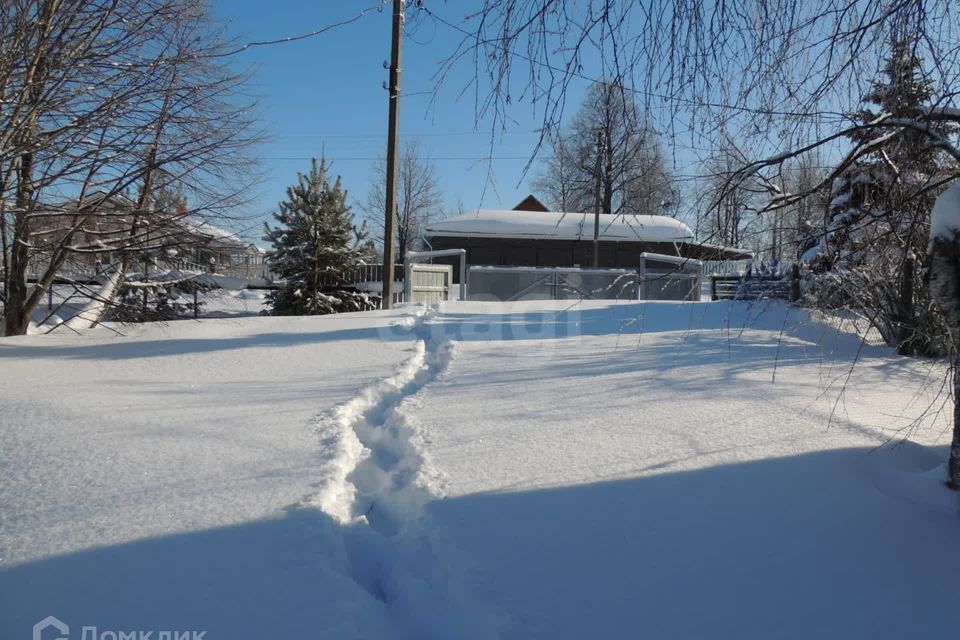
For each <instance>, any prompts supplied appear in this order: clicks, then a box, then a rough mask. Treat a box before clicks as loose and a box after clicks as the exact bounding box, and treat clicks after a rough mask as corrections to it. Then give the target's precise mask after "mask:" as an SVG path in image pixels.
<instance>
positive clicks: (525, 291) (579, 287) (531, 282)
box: [467, 266, 640, 301]
mask: <svg viewBox="0 0 960 640" xmlns="http://www.w3.org/2000/svg"><path fill="white" fill-rule="evenodd" d="M469 273H470V276H469V279H468V289H467V299H468V300H501V301H514V300H579V299H581V298H587V299H598V300H636V299H637V297H638V295H639V283H640V275H639V274H638V273H637V272H636V271H631V270H628V269H577V268H560V267H557V268H553V267H480V266H473V267H470V269H469Z"/></svg>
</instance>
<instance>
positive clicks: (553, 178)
mask: <svg viewBox="0 0 960 640" xmlns="http://www.w3.org/2000/svg"><path fill="white" fill-rule="evenodd" d="M548 143H549V145H550V151H551V152H552V155H551V157H549V158H547V159H546V160H545V161H544V162H543V165H542V167H541V170H540V172H539V175H538V177H537V179H536V180H535V181H534V188H535V189H537V190H538V191H539V192H540V193H542V194H543V195H544V197H545V198H546V199H547V201H548V204H549V205H550V206H551V207H552V208H554V209H556V210H558V211H576V212H583V211H592V210H593V207H594V202H595V200H596V197H597V183H598V181H599V184H600V187H599V188H600V194H599V195H600V210H601V212H603V213H628V214H647V215H655V214H660V213H663V211H664V209H665V207H664V205H665V204H666V203H668V202H669V201H670V200H671V197H672V195H671V194H672V184H671V183H672V180H671V177H670V174H669V172H668V170H667V168H666V163H665V159H664V157H663V152H662V150H661V149H660V144H659V141H658V139H657V134H656V132H655V131H654V130H653V128H652V126H651V125H650V122H649V120H648V119H647V117H646V115H645V114H644V113H643V111H642V109H641V108H640V106H639V105H638V104H637V102H636V100H635V96H634V94H633V93H632V92H629V91H626V90H625V89H624V87H623V86H622V85H621V84H620V83H619V82H597V83H594V84H593V85H592V86H591V88H590V90H589V91H588V92H587V96H586V98H585V99H584V102H583V105H582V106H581V107H580V110H579V111H578V112H577V114H576V115H575V116H574V118H573V119H572V121H571V122H570V124H569V126H568V127H567V128H566V129H563V130H561V131H559V132H555V133H552V134H551V135H550V136H549V137H548Z"/></svg>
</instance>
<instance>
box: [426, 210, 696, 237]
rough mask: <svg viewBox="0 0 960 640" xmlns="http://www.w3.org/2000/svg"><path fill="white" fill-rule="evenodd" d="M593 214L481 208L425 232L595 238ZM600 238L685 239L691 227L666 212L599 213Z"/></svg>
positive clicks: (432, 225) (440, 234)
mask: <svg viewBox="0 0 960 640" xmlns="http://www.w3.org/2000/svg"><path fill="white" fill-rule="evenodd" d="M593 226H594V214H592V213H558V212H555V211H546V212H543V211H499V210H497V211H495V210H485V209H481V210H479V211H474V212H471V213H464V214H462V215H459V216H455V217H453V218H447V219H446V220H440V221H438V222H431V223H430V224H428V225H426V227H425V229H424V235H426V236H427V237H428V238H432V237H435V236H453V237H468V236H469V237H483V236H485V237H492V238H540V239H550V240H592V239H593ZM600 239H601V240H614V241H621V242H623V241H640V240H642V241H646V242H685V241H690V240H693V232H692V231H691V230H690V227H688V226H687V225H685V224H683V223H682V222H680V221H679V220H675V219H673V218H668V217H666V216H635V215H620V214H608V213H601V214H600Z"/></svg>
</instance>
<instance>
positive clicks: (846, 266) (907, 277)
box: [800, 37, 956, 354]
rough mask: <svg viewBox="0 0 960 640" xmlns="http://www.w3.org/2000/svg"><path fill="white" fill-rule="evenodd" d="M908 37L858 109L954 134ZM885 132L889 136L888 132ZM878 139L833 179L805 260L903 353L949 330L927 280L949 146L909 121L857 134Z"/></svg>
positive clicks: (896, 43) (831, 292)
mask: <svg viewBox="0 0 960 640" xmlns="http://www.w3.org/2000/svg"><path fill="white" fill-rule="evenodd" d="M912 45H913V43H912V41H911V40H910V39H909V38H905V37H894V38H893V39H892V40H891V51H890V56H889V57H888V58H887V60H886V62H885V64H884V68H883V77H882V78H881V79H880V80H878V81H877V82H875V83H874V84H873V86H872V87H871V90H870V91H869V92H867V94H866V95H865V96H864V101H865V102H867V103H869V105H871V106H870V107H867V108H864V109H862V110H860V111H858V112H856V113H855V114H854V118H855V120H856V121H857V122H859V123H863V124H867V123H871V122H874V121H876V120H877V119H878V118H881V117H882V116H885V115H889V116H893V117H895V118H897V119H898V120H911V121H916V122H920V123H923V125H924V126H925V127H927V128H928V129H929V130H931V131H933V132H934V133H936V134H937V135H938V136H940V137H942V138H944V139H949V138H950V137H951V136H953V135H955V134H956V127H955V125H951V124H948V123H942V122H935V121H930V120H929V119H928V118H927V116H926V114H928V113H929V111H930V108H931V106H932V104H931V103H932V99H933V96H934V90H933V87H932V86H931V84H930V82H929V81H928V80H927V79H926V78H925V77H924V75H923V63H922V61H921V60H920V59H919V58H918V57H917V55H916V54H915V53H914V49H913V46H912ZM881 138H885V139H881ZM850 139H851V141H852V142H854V143H856V144H863V143H872V144H873V147H872V149H871V151H870V152H869V153H868V154H866V155H864V156H862V157H861V158H859V159H858V160H857V162H856V163H854V164H853V165H852V166H851V167H850V168H849V169H848V170H846V171H845V172H844V173H843V174H841V175H840V176H839V177H838V178H837V179H836V180H835V181H834V183H833V189H832V193H831V201H830V204H829V206H828V209H827V215H826V217H825V218H824V219H823V220H821V221H820V224H817V221H814V220H809V221H807V222H806V225H805V227H806V229H807V230H808V233H807V236H806V238H805V239H804V240H803V242H802V243H801V246H800V253H801V258H802V259H803V260H805V261H806V262H808V264H810V266H811V268H812V269H813V270H814V271H815V272H817V273H819V274H820V275H819V281H820V284H821V285H824V286H821V287H820V288H819V293H820V295H821V298H822V299H827V300H828V301H829V302H830V303H832V304H843V305H850V306H855V307H858V308H859V310H861V311H864V312H865V313H866V315H867V316H868V317H870V318H871V319H872V320H873V321H874V325H875V326H876V327H877V328H878V329H879V330H880V331H881V333H882V334H883V335H884V338H885V339H886V340H887V342H888V343H889V344H891V345H894V346H897V347H898V348H899V349H900V350H901V352H902V353H908V354H909V353H916V352H933V351H936V347H935V346H934V344H933V343H935V342H936V341H937V340H938V338H937V334H938V333H942V331H941V330H940V329H939V328H938V327H937V326H935V325H937V324H938V322H939V321H938V320H937V318H936V314H934V313H933V312H932V307H931V300H930V295H929V288H928V286H927V284H926V283H925V282H924V280H923V273H924V271H925V267H926V264H925V262H926V253H927V252H926V245H927V236H928V232H929V229H930V213H931V211H932V208H933V202H934V200H935V199H936V197H937V195H938V194H939V193H940V192H941V191H942V190H943V188H942V185H940V183H941V182H942V181H943V180H942V178H943V175H944V172H943V169H942V168H943V166H944V164H945V161H946V160H945V157H944V154H943V152H942V151H940V150H938V149H937V148H936V147H935V146H933V145H931V144H930V138H929V137H928V136H927V135H926V134H924V133H923V132H920V131H917V130H916V129H914V128H910V127H899V128H896V129H893V128H886V127H883V128H877V127H864V128H863V129H860V130H858V131H856V132H854V133H853V134H851V135H850Z"/></svg>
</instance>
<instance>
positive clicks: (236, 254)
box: [180, 219, 270, 278]
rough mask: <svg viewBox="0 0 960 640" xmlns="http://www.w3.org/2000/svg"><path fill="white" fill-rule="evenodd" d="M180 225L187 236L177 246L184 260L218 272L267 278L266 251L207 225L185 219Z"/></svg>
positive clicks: (232, 234)
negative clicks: (183, 255) (182, 252)
mask: <svg viewBox="0 0 960 640" xmlns="http://www.w3.org/2000/svg"><path fill="white" fill-rule="evenodd" d="M181 224H182V226H183V229H184V233H185V234H186V235H185V237H183V238H182V239H181V242H182V244H181V245H180V246H182V247H183V249H184V254H185V257H187V259H189V260H191V261H193V262H196V263H198V264H200V265H202V266H204V267H207V268H212V269H213V270H214V271H216V272H217V273H224V274H227V275H232V276H237V277H245V278H270V269H269V265H268V264H267V260H266V257H267V251H266V250H265V249H263V248H261V247H258V246H257V245H255V244H253V243H252V242H249V241H247V240H244V239H242V238H240V237H239V236H237V235H236V234H234V233H231V232H229V231H226V230H225V229H221V228H220V227H216V226H214V225H212V224H210V223H207V222H201V221H197V220H188V219H184V220H183V221H181Z"/></svg>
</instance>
